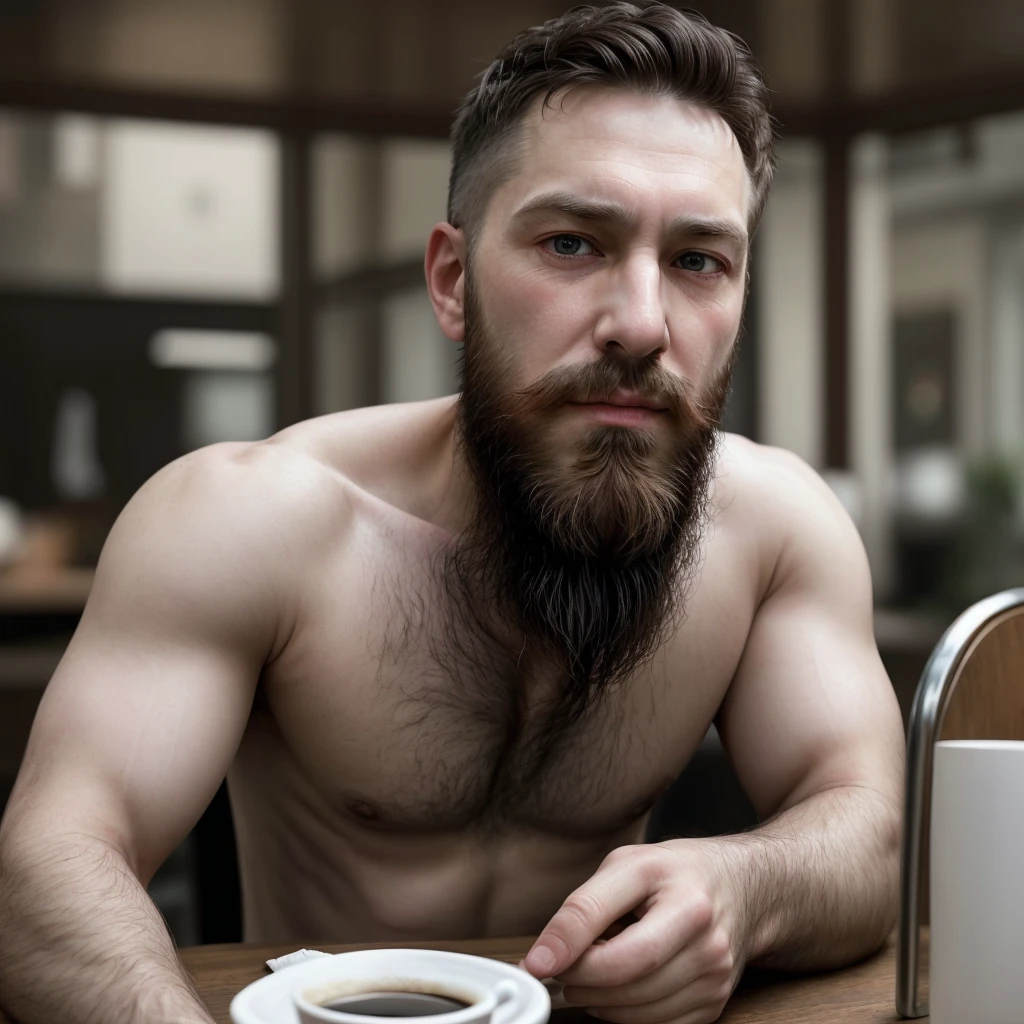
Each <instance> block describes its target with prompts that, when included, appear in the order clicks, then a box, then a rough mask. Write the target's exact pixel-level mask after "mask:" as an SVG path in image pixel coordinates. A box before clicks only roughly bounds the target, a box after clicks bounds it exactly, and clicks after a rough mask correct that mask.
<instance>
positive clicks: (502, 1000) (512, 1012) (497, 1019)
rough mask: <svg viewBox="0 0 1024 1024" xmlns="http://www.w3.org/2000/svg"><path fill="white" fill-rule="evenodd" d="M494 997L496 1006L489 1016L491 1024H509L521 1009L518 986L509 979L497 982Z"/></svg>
mask: <svg viewBox="0 0 1024 1024" xmlns="http://www.w3.org/2000/svg"><path fill="white" fill-rule="evenodd" d="M494 997H495V999H496V1000H497V1005H496V1006H495V1007H494V1013H493V1014H492V1015H491V1024H509V1022H510V1021H512V1020H514V1019H515V1017H516V1015H517V1014H518V1013H519V1011H520V1010H521V1009H522V996H521V995H520V990H519V986H518V985H517V984H516V983H515V982H514V981H512V980H511V979H506V980H505V981H499V982H498V984H497V985H495V986H494Z"/></svg>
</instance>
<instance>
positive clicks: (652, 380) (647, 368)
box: [510, 358, 714, 427]
mask: <svg viewBox="0 0 1024 1024" xmlns="http://www.w3.org/2000/svg"><path fill="white" fill-rule="evenodd" d="M617 391H619V392H621V391H628V392H632V393H634V394H637V395H639V396H640V397H641V398H642V399H643V400H644V401H645V402H648V403H650V404H652V405H654V406H656V407H657V408H659V409H664V410H665V411H666V412H667V413H668V414H669V415H671V416H673V417H674V418H675V419H677V420H678V421H680V422H681V423H685V424H687V425H689V426H691V427H708V426H711V425H713V423H714V413H713V411H712V410H707V409H704V408H703V407H702V405H701V403H700V401H699V397H698V393H697V389H696V388H695V387H694V386H693V384H691V383H690V381H688V380H685V379H683V378H681V377H677V376H676V375H675V374H673V373H670V372H669V371H668V370H666V369H665V368H664V367H663V366H661V365H660V364H659V363H655V362H649V361H646V360H644V361H639V360H633V361H630V362H626V361H625V360H619V359H612V358H604V359H600V360H596V361H595V362H592V363H578V364H574V365H572V366H560V367H557V368H555V369H553V370H549V371H548V372H547V373H545V374H544V375H543V376H542V377H540V378H538V379H537V380H535V381H533V382H532V383H530V384H528V385H527V386H525V387H522V388H519V389H517V390H516V391H514V392H512V394H511V396H510V398H511V400H512V403H513V404H514V406H515V407H517V408H519V409H523V408H526V409H530V410H533V411H537V412H549V411H552V410H554V409H556V408H558V407H560V406H562V405H565V404H566V403H569V402H605V401H607V400H608V399H609V398H610V397H611V396H612V395H613V394H615V392H617Z"/></svg>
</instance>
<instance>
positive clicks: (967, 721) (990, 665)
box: [896, 587, 1024, 1017]
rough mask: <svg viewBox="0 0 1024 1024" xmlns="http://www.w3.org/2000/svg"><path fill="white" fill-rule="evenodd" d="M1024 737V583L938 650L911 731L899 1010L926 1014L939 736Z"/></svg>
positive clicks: (961, 624) (963, 624) (984, 607)
mask: <svg viewBox="0 0 1024 1024" xmlns="http://www.w3.org/2000/svg"><path fill="white" fill-rule="evenodd" d="M954 739H957V740H960V739H971V740H982V739H995V740H1024V587H1022V588H1018V589H1015V590H1007V591H1003V592H1002V593H1000V594H995V595H994V596H992V597H989V598H986V599H985V600H984V601H979V602H978V603H977V604H975V605H973V606H972V607H970V608H968V609H967V611H965V612H964V613H963V614H962V615H961V616H960V617H959V618H958V619H957V620H956V622H954V623H953V625H952V626H950V627H949V629H948V630H946V632H945V634H944V635H943V637H942V639H941V640H940V641H939V642H938V644H937V645H936V647H935V650H934V651H933V652H932V656H931V658H930V659H929V660H928V664H927V665H926V666H925V670H924V672H923V673H922V675H921V681H920V683H919V684H918V687H917V693H916V695H915V697H914V706H913V708H912V710H911V713H910V724H909V727H908V730H907V783H906V797H905V812H906V813H905V820H904V829H903V854H902V864H901V869H902V871H901V879H900V921H899V946H898V949H897V961H896V1010H897V1012H898V1013H899V1014H900V1016H902V1017H923V1016H924V1015H925V1014H927V1013H928V1000H927V998H926V997H924V996H922V994H921V991H920V988H921V985H920V980H921V976H922V975H923V974H924V973H925V972H924V971H923V969H922V963H921V950H922V944H921V934H922V929H923V928H924V927H926V925H927V922H928V859H929V850H928V834H929V830H930V826H931V785H932V765H933V758H934V748H935V743H936V742H937V741H938V740H954Z"/></svg>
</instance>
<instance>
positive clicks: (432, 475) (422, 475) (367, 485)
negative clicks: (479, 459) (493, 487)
mask: <svg viewBox="0 0 1024 1024" xmlns="http://www.w3.org/2000/svg"><path fill="white" fill-rule="evenodd" d="M455 416H456V399H455V397H454V396H448V397H445V398H437V399H430V400H428V401H423V402H402V403H398V404H393V405H377V406H370V407H367V408H365V409H352V410H349V411H346V412H339V413H332V414H330V415H327V416H320V417H317V418H316V419H312V420H306V421H305V422H303V423H299V424H296V425H295V426H294V427H289V428H288V429H287V430H284V431H282V432H281V433H280V434H278V435H277V437H276V438H274V439H272V440H274V441H275V442H277V443H278V444H280V445H282V446H284V447H287V448H288V449H290V450H293V451H295V452H297V453H298V452H301V453H303V454H305V455H306V456H308V457H309V458H311V459H314V460H315V461H316V462H318V463H319V464H320V465H322V466H323V467H324V468H325V470H328V471H330V472H332V473H334V474H336V475H337V477H338V478H339V480H343V481H344V482H345V485H346V486H347V487H348V488H349V491H350V494H352V495H353V496H358V497H366V496H370V497H372V498H373V499H376V500H378V501H381V502H384V503H386V504H388V505H391V506H393V507H394V508H396V509H399V510H401V511H404V512H408V513H410V514H412V515H416V516H420V517H425V515H426V512H425V510H426V509H427V508H429V507H430V506H431V504H433V502H432V500H431V496H432V495H433V493H434V492H435V490H436V488H437V487H438V486H439V484H440V483H441V482H442V481H443V480H445V479H447V478H448V477H449V476H450V473H451V459H452V437H453V433H454V425H455Z"/></svg>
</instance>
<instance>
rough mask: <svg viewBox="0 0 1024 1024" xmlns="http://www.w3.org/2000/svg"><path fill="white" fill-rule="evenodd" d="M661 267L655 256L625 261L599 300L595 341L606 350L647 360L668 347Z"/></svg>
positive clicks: (607, 283)
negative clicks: (599, 312) (599, 310)
mask: <svg viewBox="0 0 1024 1024" xmlns="http://www.w3.org/2000/svg"><path fill="white" fill-rule="evenodd" d="M663 283H664V282H663V278H662V273H661V266H660V264H659V263H658V261H657V260H656V259H654V258H646V257H645V258H639V257H638V258H635V259H632V260H630V261H628V262H627V263H625V264H623V265H622V266H621V267H620V268H619V272H618V273H617V274H616V275H615V277H614V278H613V279H612V280H611V281H607V282H606V285H607V289H606V291H605V294H604V295H603V297H602V298H600V299H599V300H598V301H599V302H600V304H601V307H603V308H602V314H601V316H600V317H599V319H598V322H597V329H596V335H595V338H594V340H595V342H596V343H597V346H598V348H600V349H601V351H602V352H607V351H609V350H610V349H615V348H618V349H619V350H621V353H625V354H626V355H629V356H632V357H634V358H636V359H643V358H646V357H648V356H650V355H651V354H652V353H656V352H664V351H665V349H667V348H668V342H669V333H668V319H667V317H666V313H665V304H664V300H663V296H662V287H663Z"/></svg>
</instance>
